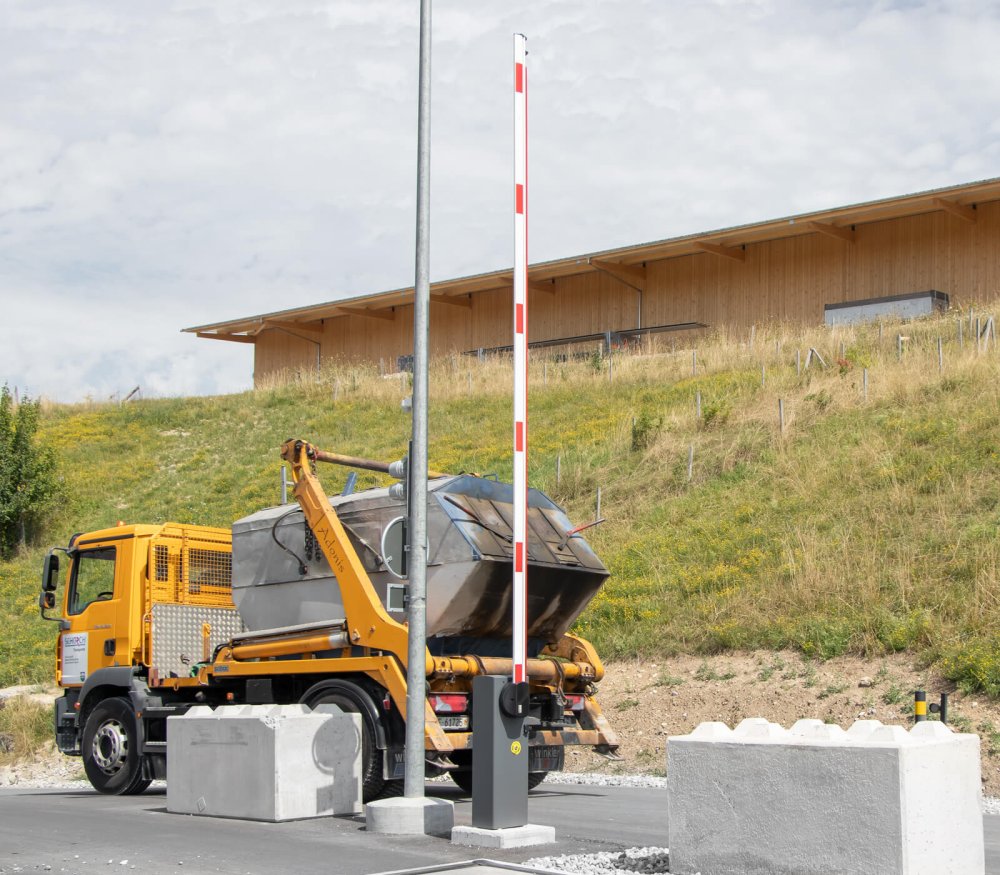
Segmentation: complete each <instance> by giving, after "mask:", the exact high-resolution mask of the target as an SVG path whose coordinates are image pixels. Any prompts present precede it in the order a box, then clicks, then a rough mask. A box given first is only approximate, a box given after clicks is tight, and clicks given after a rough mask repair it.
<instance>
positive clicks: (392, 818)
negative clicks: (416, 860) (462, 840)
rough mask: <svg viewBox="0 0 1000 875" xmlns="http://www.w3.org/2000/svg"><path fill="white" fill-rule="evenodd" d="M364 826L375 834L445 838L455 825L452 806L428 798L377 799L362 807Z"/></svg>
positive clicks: (446, 802)
mask: <svg viewBox="0 0 1000 875" xmlns="http://www.w3.org/2000/svg"><path fill="white" fill-rule="evenodd" d="M365 825H366V828H367V830H368V832H371V833H375V834H377V835H431V836H448V835H450V834H451V828H452V827H453V826H454V825H455V805H454V803H453V802H450V801H448V800H447V799H435V798H428V797H417V798H414V799H410V798H407V797H405V796H395V797H392V798H390V799H377V800H376V801H374V802H369V803H368V804H367V805H366V806H365Z"/></svg>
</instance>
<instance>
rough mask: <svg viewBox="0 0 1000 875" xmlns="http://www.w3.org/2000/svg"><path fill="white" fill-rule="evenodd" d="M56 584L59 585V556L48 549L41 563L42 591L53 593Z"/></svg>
mask: <svg viewBox="0 0 1000 875" xmlns="http://www.w3.org/2000/svg"><path fill="white" fill-rule="evenodd" d="M57 586H59V556H58V555H57V554H56V553H54V552H52V551H49V554H48V555H47V556H46V557H45V563H44V564H43V565H42V592H45V593H53V592H55V591H56V587H57ZM53 601H54V599H53ZM49 607H52V605H50V606H49Z"/></svg>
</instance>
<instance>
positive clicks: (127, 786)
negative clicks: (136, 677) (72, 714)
mask: <svg viewBox="0 0 1000 875" xmlns="http://www.w3.org/2000/svg"><path fill="white" fill-rule="evenodd" d="M81 753H82V755H83V768H84V770H85V771H86V773H87V778H88V779H89V780H90V783H91V784H92V785H93V787H94V789H95V790H97V792H98V793H107V794H108V795H111V796H130V795H132V794H135V793H141V792H142V791H143V790H145V789H146V788H147V787H148V786H149V784H150V781H149V780H148V779H147V778H143V776H142V756H141V755H140V754H139V726H138V723H137V722H136V718H135V714H134V713H133V712H132V706H131V704H130V703H129V702H127V701H126V700H125V699H120V698H117V697H114V698H110V699H104V700H103V701H102V702H98V704H97V705H96V706H95V707H94V710H93V711H91V712H90V714H89V716H88V717H87V722H86V724H85V725H84V727H83V745H82V747H81Z"/></svg>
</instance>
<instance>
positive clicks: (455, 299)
mask: <svg viewBox="0 0 1000 875" xmlns="http://www.w3.org/2000/svg"><path fill="white" fill-rule="evenodd" d="M993 200H1000V178H994V179H986V180H982V181H980V182H971V183H966V184H963V185H957V186H950V187H947V188H938V189H932V190H929V191H922V192H917V193H915V194H908V195H903V196H899V197H892V198H885V199H882V200H876V201H867V202H865V203H859V204H852V205H850V206H844V207H836V208H834V209H830V210H820V211H818V212H812V213H801V214H799V215H794V216H784V217H782V218H779V219H770V220H768V221H766V222H755V223H752V224H748V225H736V226H733V227H730V228H721V229H718V230H715V231H704V232H700V233H697V234H688V235H685V236H683V237H672V238H670V239H667V240H656V241H653V242H650V243H640V244H637V245H633V246H623V247H619V248H617V249H605V250H601V251H599V252H591V253H588V254H585V255H576V256H570V257H569V258H560V259H556V260H554V261H545V262H540V263H538V264H532V265H529V267H528V282H529V288H530V290H531V291H533V292H549V293H554V291H555V288H554V282H555V280H557V279H559V278H562V277H567V276H574V275H578V274H583V273H590V272H593V271H600V272H603V273H608V274H611V275H612V276H615V277H616V278H618V279H619V280H621V281H622V282H623V283H625V284H627V285H630V286H632V287H634V288H636V289H640V290H641V289H642V288H643V286H644V282H645V263H646V262H647V261H658V260H661V259H665V258H679V257H683V256H690V255H699V254H709V255H713V256H716V257H719V258H726V259H731V260H734V261H742V260H743V259H744V258H745V256H746V246H747V245H748V244H752V243H763V242H767V241H771V240H779V239H782V238H787V237H799V236H802V235H805V234H824V235H826V236H828V237H832V238H835V239H837V240H840V241H842V242H843V243H844V244H845V245H850V244H851V243H852V242H853V240H854V227H855V226H856V225H862V224H867V223H870V222H880V221H884V220H886V219H898V218H903V217H906V216H914V215H920V214H922V213H930V212H938V211H943V212H946V213H948V214H950V215H952V216H953V217H954V218H955V220H956V221H962V222H973V223H974V222H975V221H976V211H975V206H976V204H978V203H985V202H987V201H993ZM512 283H513V272H512V271H511V270H510V269H505V270H495V271H491V272H489V273H481V274H475V275H472V276H466V277H457V278H455V279H448V280H441V281H439V282H435V283H432V284H431V301H432V302H433V303H438V304H442V305H448V306H456V307H471V306H472V300H471V297H472V295H475V294H479V293H481V292H489V291H497V290H502V289H504V288H510V287H511V285H512ZM412 302H413V287H412V286H410V287H408V288H403V289H394V290H392V291H387V292H377V293H374V294H365V295H357V296H354V297H347V298H342V299H339V300H335V301H326V302H324V303H320V304H309V305H307V306H304V307H293V308H290V309H286V310H276V311H274V312H271V313H262V314H259V315H256V316H245V317H241V318H237V319H229V320H226V321H224V322H212V323H210V324H207V325H197V326H194V327H192V328H185V329H183V330H184V331H185V332H190V333H193V334H196V335H197V336H198V337H204V338H209V339H213V340H230V341H236V342H238V343H253V342H254V341H255V339H256V336H257V335H258V334H259V333H260V332H261V331H264V330H267V329H269V328H275V329H282V330H284V331H287V332H289V333H292V334H295V335H297V336H301V337H303V338H304V339H311V340H314V341H315V340H318V338H319V336H320V335H321V334H322V328H321V327H319V326H317V325H316V324H315V323H317V322H320V321H321V320H323V319H330V318H336V317H342V316H352V315H353V316H362V317H365V318H370V319H381V320H388V321H392V320H394V319H395V312H394V310H393V308H394V307H396V306H399V305H403V304H411V303H412Z"/></svg>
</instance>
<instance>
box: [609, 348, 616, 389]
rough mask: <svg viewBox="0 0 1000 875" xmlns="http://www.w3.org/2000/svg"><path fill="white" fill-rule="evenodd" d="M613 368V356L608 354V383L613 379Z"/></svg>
mask: <svg viewBox="0 0 1000 875" xmlns="http://www.w3.org/2000/svg"><path fill="white" fill-rule="evenodd" d="M614 370H615V357H614V356H613V355H608V382H609V383H610V382H611V381H612V380H613V379H614Z"/></svg>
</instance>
